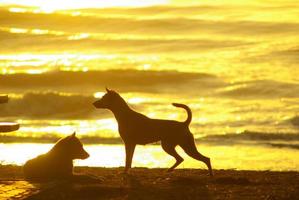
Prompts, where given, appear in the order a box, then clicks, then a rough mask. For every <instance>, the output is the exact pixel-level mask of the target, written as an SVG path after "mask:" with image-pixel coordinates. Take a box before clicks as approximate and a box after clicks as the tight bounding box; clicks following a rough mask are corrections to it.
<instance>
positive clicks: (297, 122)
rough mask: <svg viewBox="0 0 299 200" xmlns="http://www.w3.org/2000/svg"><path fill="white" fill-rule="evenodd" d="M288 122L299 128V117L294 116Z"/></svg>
mask: <svg viewBox="0 0 299 200" xmlns="http://www.w3.org/2000/svg"><path fill="white" fill-rule="evenodd" d="M288 121H290V122H291V124H293V125H294V126H298V127H299V116H294V117H292V118H291V119H289V120H288Z"/></svg>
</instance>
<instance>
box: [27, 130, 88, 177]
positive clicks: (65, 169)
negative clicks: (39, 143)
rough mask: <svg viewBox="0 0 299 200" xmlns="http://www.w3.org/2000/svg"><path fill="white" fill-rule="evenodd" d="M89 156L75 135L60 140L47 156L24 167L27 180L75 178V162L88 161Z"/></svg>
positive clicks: (29, 161)
mask: <svg viewBox="0 0 299 200" xmlns="http://www.w3.org/2000/svg"><path fill="white" fill-rule="evenodd" d="M88 157H89V154H88V153H87V152H86V151H85V150H84V149H83V145H82V143H81V142H80V140H79V139H78V138H77V137H76V134H75V133H73V134H72V135H70V136H67V137H65V138H62V139H60V140H59V141H58V142H57V143H56V144H55V145H54V147H53V148H52V149H51V150H50V151H49V152H48V153H46V154H43V155H39V156H38V157H36V158H33V159H31V160H28V161H27V162H26V163H25V165H24V166H23V171H24V175H25V177H26V178H27V179H65V178H70V177H72V176H73V160H74V159H86V158H88Z"/></svg>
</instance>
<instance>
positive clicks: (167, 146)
mask: <svg viewBox="0 0 299 200" xmlns="http://www.w3.org/2000/svg"><path fill="white" fill-rule="evenodd" d="M161 145H162V148H163V150H164V151H165V152H166V153H168V154H169V155H171V156H173V157H174V158H175V159H176V162H175V163H174V165H173V166H172V167H170V168H169V169H168V170H167V171H168V172H170V171H172V170H174V168H176V167H177V166H178V165H179V164H181V163H182V162H183V161H184V159H183V158H182V157H181V156H180V155H179V154H178V153H177V152H176V150H175V146H176V145H173V144H169V143H166V142H163V140H162V141H161Z"/></svg>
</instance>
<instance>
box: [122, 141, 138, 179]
mask: <svg viewBox="0 0 299 200" xmlns="http://www.w3.org/2000/svg"><path fill="white" fill-rule="evenodd" d="M125 147H126V167H125V173H127V172H128V171H129V169H130V168H131V165H132V160H133V154H134V150H135V147H136V144H132V143H125Z"/></svg>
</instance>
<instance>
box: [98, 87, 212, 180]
mask: <svg viewBox="0 0 299 200" xmlns="http://www.w3.org/2000/svg"><path fill="white" fill-rule="evenodd" d="M106 91H107V93H106V94H105V95H104V96H103V97H102V98H101V99H100V100H98V101H96V102H94V103H93V105H94V106H95V107H96V108H105V109H109V110H111V111H112V113H113V114H114V116H115V118H116V120H117V122H118V130H119V134H120V136H121V138H122V139H123V141H124V143H125V148H126V167H125V172H127V171H128V170H129V168H131V164H132V159H133V154H134V150H135V146H136V145H137V144H142V145H145V144H148V143H153V142H157V141H161V145H162V148H163V150H164V151H165V152H166V153H168V154H169V155H171V156H173V157H174V158H175V159H176V162H175V164H174V165H173V166H172V167H170V168H169V170H168V171H172V170H173V169H174V168H176V167H177V166H178V165H179V164H180V163H182V162H183V160H184V159H183V158H182V157H181V156H180V155H179V154H178V153H177V152H176V150H175V147H176V146H177V145H179V146H180V147H182V149H183V150H184V151H185V152H186V153H187V154H188V155H189V156H191V157H192V158H194V159H196V160H199V161H202V162H204V163H205V164H206V165H207V167H208V169H209V173H210V175H211V176H212V175H213V171H212V166H211V162H210V158H208V157H205V156H203V155H202V154H200V153H199V152H198V151H197V149H196V145H195V142H194V137H193V135H192V133H191V132H190V130H189V127H188V126H189V124H190V122H191V119H192V113H191V110H190V108H189V107H188V106H186V105H184V104H178V103H173V105H174V106H176V107H181V108H184V109H185V110H186V111H187V113H188V118H187V120H186V121H185V122H178V121H174V120H162V119H151V118H149V117H147V116H145V115H143V114H141V113H138V112H136V111H134V110H132V109H131V108H130V107H129V106H128V104H127V103H126V102H125V100H124V99H123V98H122V97H121V96H120V95H119V94H118V93H117V92H115V91H113V90H109V89H107V88H106Z"/></svg>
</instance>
